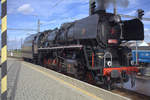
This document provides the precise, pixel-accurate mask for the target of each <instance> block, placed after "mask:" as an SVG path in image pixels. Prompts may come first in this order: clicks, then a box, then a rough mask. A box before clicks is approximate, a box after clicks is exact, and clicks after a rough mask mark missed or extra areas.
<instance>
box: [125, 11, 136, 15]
mask: <svg viewBox="0 0 150 100" xmlns="http://www.w3.org/2000/svg"><path fill="white" fill-rule="evenodd" d="M127 15H136V10H133V11H131V12H129V13H127Z"/></svg>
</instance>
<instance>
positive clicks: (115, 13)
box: [114, 0, 117, 15]
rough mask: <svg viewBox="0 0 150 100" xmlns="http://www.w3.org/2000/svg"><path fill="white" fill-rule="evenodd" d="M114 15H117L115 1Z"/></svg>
mask: <svg viewBox="0 0 150 100" xmlns="http://www.w3.org/2000/svg"><path fill="white" fill-rule="evenodd" d="M114 15H117V5H116V0H114Z"/></svg>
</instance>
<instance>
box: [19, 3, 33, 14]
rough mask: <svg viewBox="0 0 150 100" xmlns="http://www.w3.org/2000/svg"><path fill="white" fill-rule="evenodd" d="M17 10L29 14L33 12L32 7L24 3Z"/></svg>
mask: <svg viewBox="0 0 150 100" xmlns="http://www.w3.org/2000/svg"><path fill="white" fill-rule="evenodd" d="M17 11H18V12H20V13H22V14H30V13H32V12H34V9H33V8H32V7H31V5H30V4H24V5H22V6H20V7H19V8H18V9H17Z"/></svg>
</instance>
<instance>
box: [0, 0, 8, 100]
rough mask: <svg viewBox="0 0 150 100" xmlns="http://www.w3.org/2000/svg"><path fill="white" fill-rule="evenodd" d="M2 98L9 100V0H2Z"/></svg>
mask: <svg viewBox="0 0 150 100" xmlns="http://www.w3.org/2000/svg"><path fill="white" fill-rule="evenodd" d="M1 23H2V25H1V43H2V45H1V67H2V68H1V100H7V0H1Z"/></svg>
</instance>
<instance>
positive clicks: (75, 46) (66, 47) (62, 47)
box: [38, 45, 83, 50]
mask: <svg viewBox="0 0 150 100" xmlns="http://www.w3.org/2000/svg"><path fill="white" fill-rule="evenodd" d="M82 47H83V45H69V46H57V47H48V48H39V49H38V50H53V49H69V48H82Z"/></svg>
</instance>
